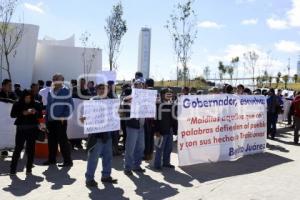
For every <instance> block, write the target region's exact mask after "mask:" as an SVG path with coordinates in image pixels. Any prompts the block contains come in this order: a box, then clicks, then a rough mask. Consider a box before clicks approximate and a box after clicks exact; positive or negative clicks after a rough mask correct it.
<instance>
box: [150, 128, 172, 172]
mask: <svg viewBox="0 0 300 200" xmlns="http://www.w3.org/2000/svg"><path fill="white" fill-rule="evenodd" d="M161 137H162V144H161V147H160V148H158V147H157V146H156V147H155V150H156V152H155V159H154V167H156V168H160V167H161V157H162V156H163V165H170V160H171V153H172V148H173V135H172V134H171V133H169V134H166V135H161Z"/></svg>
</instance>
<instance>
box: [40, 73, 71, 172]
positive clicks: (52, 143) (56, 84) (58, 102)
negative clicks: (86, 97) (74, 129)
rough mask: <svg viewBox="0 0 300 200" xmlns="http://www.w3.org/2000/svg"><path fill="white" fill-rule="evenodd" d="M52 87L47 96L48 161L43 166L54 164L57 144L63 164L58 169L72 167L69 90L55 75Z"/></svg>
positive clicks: (60, 77) (61, 77) (59, 76)
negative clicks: (68, 134) (68, 130)
mask: <svg viewBox="0 0 300 200" xmlns="http://www.w3.org/2000/svg"><path fill="white" fill-rule="evenodd" d="M52 81H53V87H52V88H51V91H50V95H48V100H47V102H48V104H47V108H46V110H47V114H46V124H47V129H48V130H49V134H48V149H49V155H48V160H47V161H46V162H44V165H52V164H56V155H57V147H58V144H59V147H60V151H61V153H62V156H63V159H64V163H63V164H62V165H59V166H60V167H71V166H73V162H72V158H71V148H70V144H69V141H68V137H67V118H68V117H69V116H70V115H71V113H72V110H73V109H74V103H73V100H72V97H71V93H70V90H69V89H68V88H66V87H65V86H64V85H63V81H64V77H63V76H62V75H61V74H55V75H54V76H53V78H52Z"/></svg>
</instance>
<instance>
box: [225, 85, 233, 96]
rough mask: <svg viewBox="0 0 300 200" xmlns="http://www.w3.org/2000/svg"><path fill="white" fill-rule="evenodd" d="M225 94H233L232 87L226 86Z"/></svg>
mask: <svg viewBox="0 0 300 200" xmlns="http://www.w3.org/2000/svg"><path fill="white" fill-rule="evenodd" d="M225 93H226V94H233V87H232V86H231V85H226V87H225Z"/></svg>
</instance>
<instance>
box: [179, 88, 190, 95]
mask: <svg viewBox="0 0 300 200" xmlns="http://www.w3.org/2000/svg"><path fill="white" fill-rule="evenodd" d="M181 93H182V94H183V95H189V93H190V88H189V87H183V88H182V89H181Z"/></svg>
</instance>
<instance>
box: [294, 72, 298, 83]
mask: <svg viewBox="0 0 300 200" xmlns="http://www.w3.org/2000/svg"><path fill="white" fill-rule="evenodd" d="M293 81H294V82H295V83H297V81H298V74H295V75H294V77H293Z"/></svg>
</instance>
